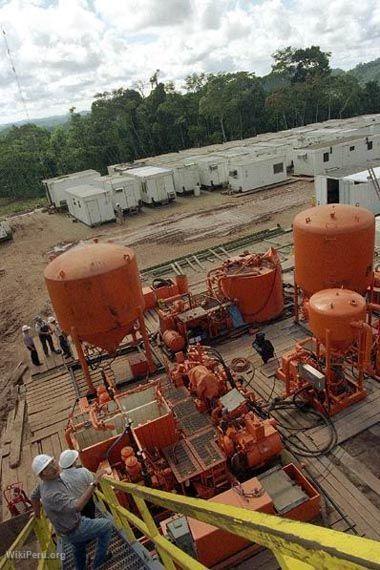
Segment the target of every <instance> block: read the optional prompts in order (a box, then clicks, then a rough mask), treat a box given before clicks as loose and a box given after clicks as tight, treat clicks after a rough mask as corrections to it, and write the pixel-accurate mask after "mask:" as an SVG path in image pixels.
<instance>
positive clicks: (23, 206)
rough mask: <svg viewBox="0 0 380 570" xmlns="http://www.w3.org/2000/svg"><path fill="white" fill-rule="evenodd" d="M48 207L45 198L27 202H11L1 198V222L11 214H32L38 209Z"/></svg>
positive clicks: (27, 200) (30, 199)
mask: <svg viewBox="0 0 380 570" xmlns="http://www.w3.org/2000/svg"><path fill="white" fill-rule="evenodd" d="M47 205H48V203H47V200H46V198H45V197H39V198H29V199H26V200H16V201H15V200H9V199H7V198H0V220H1V219H2V218H4V217H6V216H9V215H10V214H18V213H21V212H31V211H33V210H35V209H36V208H43V207H46V206H47Z"/></svg>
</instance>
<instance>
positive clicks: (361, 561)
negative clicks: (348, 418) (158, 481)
mask: <svg viewBox="0 0 380 570" xmlns="http://www.w3.org/2000/svg"><path fill="white" fill-rule="evenodd" d="M100 487H101V488H100V489H99V490H97V491H96V495H97V498H98V500H99V502H100V505H101V506H102V508H103V509H104V510H105V511H106V510H109V511H110V512H111V514H112V516H113V521H114V524H115V526H116V527H117V528H118V529H119V530H120V531H123V532H124V534H125V535H126V537H127V539H128V540H129V541H131V542H133V541H135V540H136V537H135V534H134V530H133V528H137V529H138V530H139V531H140V532H141V533H142V534H143V535H144V536H146V537H147V538H149V539H150V540H151V541H152V542H153V543H154V544H155V546H156V550H157V552H158V554H159V555H160V558H161V560H162V562H163V564H164V566H165V568H168V569H169V570H175V569H176V568H178V567H180V568H184V569H185V570H203V569H204V568H205V566H203V565H202V564H201V563H200V562H198V561H197V560H195V559H194V558H192V557H191V556H189V555H188V554H186V553H185V552H183V551H182V550H180V549H179V548H178V547H177V546H175V545H174V544H172V543H171V542H170V541H169V540H168V539H166V538H165V537H164V536H163V535H162V534H160V531H159V529H158V528H157V526H156V523H155V521H154V519H153V517H152V515H151V513H150V511H149V508H148V506H147V504H146V502H149V503H153V504H154V505H158V506H160V507H163V508H165V509H168V510H170V511H173V512H174V513H181V514H182V515H186V516H190V517H192V518H194V519H197V520H199V521H204V522H206V523H209V524H211V525H213V526H215V527H218V528H221V529H224V530H226V531H228V532H230V533H232V534H235V535H237V536H240V537H242V538H244V539H247V540H248V541H251V542H253V543H256V544H259V545H261V546H263V547H265V548H268V549H269V550H271V551H272V553H273V555H274V556H275V557H276V559H277V562H278V564H279V565H280V566H281V568H283V569H284V570H310V569H312V568H315V569H318V570H320V569H334V570H361V569H364V568H366V569H374V570H375V569H378V570H380V543H379V542H376V541H374V540H370V539H367V538H362V537H359V536H352V535H348V534H345V533H342V532H338V531H333V530H331V529H327V528H323V527H319V526H316V525H311V524H308V523H301V522H298V521H292V520H290V519H286V518H282V517H277V516H274V515H267V514H264V513H259V512H252V511H249V510H247V509H241V508H237V507H232V506H229V505H222V504H220V503H214V502H212V501H204V500H202V499H194V498H190V497H185V496H182V495H176V494H174V493H167V492H164V491H158V490H156V489H151V488H149V487H143V486H140V485H135V484H132V483H124V482H120V481H116V480H114V479H112V478H108V477H107V478H103V479H102V480H101V483H100ZM115 490H117V491H118V494H116V493H115ZM120 491H122V492H124V493H126V494H127V495H130V496H131V497H132V498H133V501H134V503H135V505H136V506H137V509H138V511H139V512H140V515H141V517H139V516H137V514H135V513H134V512H131V511H129V510H128V509H127V508H125V507H123V506H122V505H121V504H120V502H119V497H120ZM32 532H34V533H35V534H36V536H37V538H38V541H39V544H40V551H41V559H40V560H39V565H38V568H39V570H44V569H48V570H56V569H57V568H59V567H60V566H59V560H58V557H57V555H56V552H55V544H54V542H53V539H52V528H51V525H50V523H48V521H47V519H46V517H45V516H44V515H42V516H41V518H40V519H36V518H34V517H33V518H31V519H30V520H29V522H28V523H27V524H26V526H25V527H24V529H23V530H22V531H21V533H20V534H19V535H18V537H17V539H16V540H15V541H14V543H13V544H12V546H11V547H10V548H9V550H8V556H7V555H4V556H3V557H2V558H1V559H0V570H2V569H7V570H8V569H10V568H12V569H13V568H16V564H15V561H16V562H17V559H15V558H12V556H11V555H10V554H9V553H12V552H17V550H18V549H20V548H21V547H22V545H23V544H24V543H25V541H26V540H27V538H28V537H29V536H30V534H31V533H32Z"/></svg>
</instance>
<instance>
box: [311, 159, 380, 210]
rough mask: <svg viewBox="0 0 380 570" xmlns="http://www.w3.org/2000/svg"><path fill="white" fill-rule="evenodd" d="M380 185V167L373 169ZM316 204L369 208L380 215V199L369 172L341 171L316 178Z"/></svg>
mask: <svg viewBox="0 0 380 570" xmlns="http://www.w3.org/2000/svg"><path fill="white" fill-rule="evenodd" d="M373 170H374V174H375V177H376V178H377V180H378V181H379V183H380V166H375V167H373ZM314 185H315V194H316V202H317V204H318V205H320V204H350V205H352V206H355V205H357V204H358V205H359V206H362V207H363V208H367V209H368V210H370V211H371V212H373V213H374V214H379V213H380V197H379V195H378V193H377V191H376V188H375V186H374V183H373V182H372V180H371V178H370V175H369V172H368V170H363V167H357V168H356V169H352V168H351V169H347V168H345V169H339V170H337V171H335V172H331V173H329V174H324V175H319V176H317V177H316V178H315V182H314Z"/></svg>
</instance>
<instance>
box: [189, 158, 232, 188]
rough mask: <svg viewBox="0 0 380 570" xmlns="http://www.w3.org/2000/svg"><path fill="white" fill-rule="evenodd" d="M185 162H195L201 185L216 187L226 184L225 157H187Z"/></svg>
mask: <svg viewBox="0 0 380 570" xmlns="http://www.w3.org/2000/svg"><path fill="white" fill-rule="evenodd" d="M185 163H186V164H190V163H195V164H196V165H197V167H198V171H199V177H200V182H201V186H203V187H205V188H217V187H224V186H227V183H228V168H227V159H226V158H224V157H222V156H217V155H212V154H210V155H206V156H194V157H189V158H188V159H187V160H186V161H185Z"/></svg>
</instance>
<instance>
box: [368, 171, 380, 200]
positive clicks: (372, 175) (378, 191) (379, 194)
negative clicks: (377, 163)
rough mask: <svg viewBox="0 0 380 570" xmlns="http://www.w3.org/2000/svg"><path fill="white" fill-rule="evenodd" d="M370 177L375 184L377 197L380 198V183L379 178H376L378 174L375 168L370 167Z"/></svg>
mask: <svg viewBox="0 0 380 570" xmlns="http://www.w3.org/2000/svg"><path fill="white" fill-rule="evenodd" d="M368 173H369V178H370V180H371V182H372V184H373V187H374V189H375V192H376V194H377V197H378V198H379V200H380V184H379V181H378V179H377V178H376V174H375V171H374V169H373V168H368Z"/></svg>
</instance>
